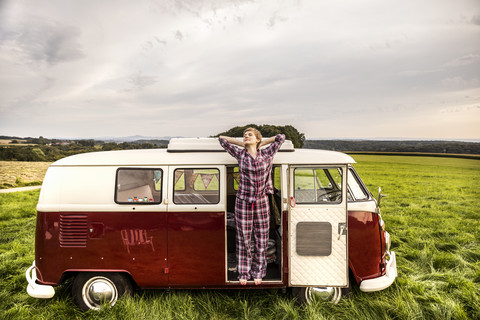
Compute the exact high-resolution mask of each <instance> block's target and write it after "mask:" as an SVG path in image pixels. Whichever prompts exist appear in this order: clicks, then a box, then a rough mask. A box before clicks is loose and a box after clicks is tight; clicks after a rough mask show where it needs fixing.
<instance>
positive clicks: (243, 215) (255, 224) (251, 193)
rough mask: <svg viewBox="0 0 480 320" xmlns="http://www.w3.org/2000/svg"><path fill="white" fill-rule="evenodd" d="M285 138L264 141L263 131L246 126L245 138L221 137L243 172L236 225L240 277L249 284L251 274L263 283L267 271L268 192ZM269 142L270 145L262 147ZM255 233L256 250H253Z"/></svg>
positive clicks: (236, 212) (223, 144) (237, 203)
mask: <svg viewBox="0 0 480 320" xmlns="http://www.w3.org/2000/svg"><path fill="white" fill-rule="evenodd" d="M284 141H285V135H283V134H278V135H276V136H275V137H271V138H267V139H264V140H263V141H262V134H261V133H260V131H258V130H257V129H255V128H247V129H245V131H244V132H243V141H240V140H237V139H234V138H230V137H226V136H220V137H219V142H220V144H221V145H222V147H223V148H224V149H225V150H226V151H227V152H228V153H229V154H230V155H231V156H233V157H234V158H235V159H237V161H238V168H239V173H240V176H239V186H238V191H237V199H236V201H235V226H236V230H237V236H236V239H237V240H236V248H237V250H236V252H237V270H238V279H239V281H240V284H242V285H245V284H247V280H249V279H250V278H253V279H254V282H255V284H256V285H259V284H261V283H262V279H263V278H264V277H265V275H266V273H267V260H266V249H267V245H268V231H269V227H270V208H269V205H268V198H267V194H271V193H273V186H272V180H271V177H270V172H271V169H272V160H273V156H274V155H275V153H276V152H277V151H278V149H280V146H281V145H282V144H283V142H284ZM267 144H270V145H269V146H268V147H266V148H264V149H260V147H262V146H263V145H267ZM235 145H237V146H240V147H243V149H242V148H238V147H236V146H235ZM252 234H253V240H254V250H253V254H252V251H251V250H250V247H251V239H252Z"/></svg>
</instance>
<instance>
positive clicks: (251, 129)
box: [243, 127, 263, 149]
mask: <svg viewBox="0 0 480 320" xmlns="http://www.w3.org/2000/svg"><path fill="white" fill-rule="evenodd" d="M247 131H252V132H253V134H255V138H257V139H259V140H260V141H259V142H258V143H257V149H259V148H260V144H261V143H262V138H263V136H262V134H261V133H260V131H258V130H257V129H255V128H252V127H249V128H247V129H245V130H243V134H244V135H245V132H247Z"/></svg>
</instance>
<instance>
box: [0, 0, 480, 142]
mask: <svg viewBox="0 0 480 320" xmlns="http://www.w3.org/2000/svg"><path fill="white" fill-rule="evenodd" d="M250 123H254V124H258V125H261V124H272V125H282V126H283V125H292V126H294V127H295V128H297V130H298V131H299V132H301V133H304V134H305V136H306V138H307V139H314V138H328V139H335V138H357V139H365V138H392V139H396V138H405V139H419V138H421V139H446V140H458V139H460V140H461V139H480V2H479V1H478V0H455V1H451V0H421V1H419V0H404V1H398V0H363V1H358V0H335V1H326V0H262V1H260V0H196V1H195V0H183V1H181V0H150V1H146V0H137V1H131V0H111V1H108V0H104V1H99V0H82V1H74V0H70V1H69V0H48V1H47V0H43V1H39V0H0V135H11V136H20V137H27V136H30V137H39V136H43V137H46V138H95V137H123V136H132V135H142V136H148V137H166V136H183V137H206V136H211V135H215V134H217V133H220V132H223V131H226V130H228V129H230V128H232V127H234V126H243V125H246V124H250Z"/></svg>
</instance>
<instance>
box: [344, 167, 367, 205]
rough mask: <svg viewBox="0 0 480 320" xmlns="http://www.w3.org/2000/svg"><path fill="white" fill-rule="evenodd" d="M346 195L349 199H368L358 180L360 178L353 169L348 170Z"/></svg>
mask: <svg viewBox="0 0 480 320" xmlns="http://www.w3.org/2000/svg"><path fill="white" fill-rule="evenodd" d="M348 195H349V197H348V198H349V199H348V200H349V201H350V200H351V201H355V200H368V193H367V191H366V190H365V188H364V187H363V185H362V183H361V182H360V178H359V177H358V176H357V175H356V174H355V172H354V171H353V169H349V170H348ZM352 195H353V199H352Z"/></svg>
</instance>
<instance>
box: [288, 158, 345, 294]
mask: <svg viewBox="0 0 480 320" xmlns="http://www.w3.org/2000/svg"><path fill="white" fill-rule="evenodd" d="M346 173H347V166H346V165H340V166H339V165H336V166H315V165H313V166H291V167H290V188H289V189H290V190H289V193H290V194H289V196H290V197H289V198H290V205H289V211H290V212H289V213H290V214H289V221H288V230H289V252H290V254H289V259H290V260H289V266H290V267H289V285H290V286H293V287H313V286H315V287H346V286H347V285H348V256H347V238H348V237H347V174H346Z"/></svg>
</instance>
